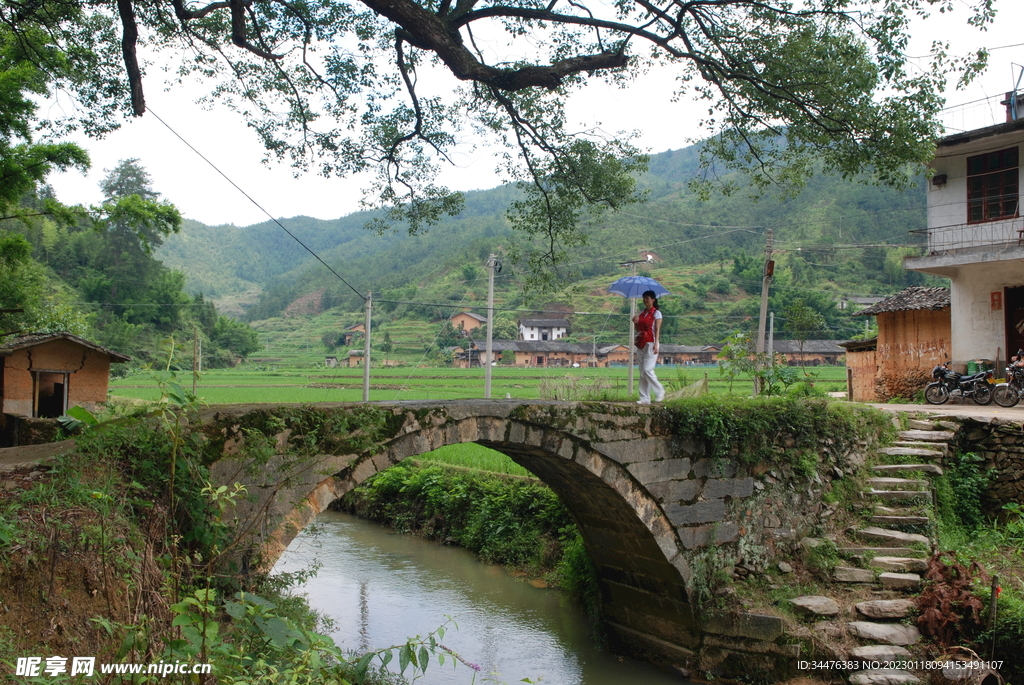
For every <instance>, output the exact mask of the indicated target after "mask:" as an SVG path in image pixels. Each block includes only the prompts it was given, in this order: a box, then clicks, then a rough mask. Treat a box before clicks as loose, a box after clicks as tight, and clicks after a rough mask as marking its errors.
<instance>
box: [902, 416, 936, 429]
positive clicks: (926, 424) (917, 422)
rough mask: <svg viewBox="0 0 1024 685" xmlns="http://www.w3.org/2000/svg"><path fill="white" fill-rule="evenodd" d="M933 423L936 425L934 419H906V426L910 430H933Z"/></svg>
mask: <svg viewBox="0 0 1024 685" xmlns="http://www.w3.org/2000/svg"><path fill="white" fill-rule="evenodd" d="M935 425H936V422H935V421H926V420H924V419H908V420H907V428H909V429H911V430H919V431H933V430H937V429H936V428H935Z"/></svg>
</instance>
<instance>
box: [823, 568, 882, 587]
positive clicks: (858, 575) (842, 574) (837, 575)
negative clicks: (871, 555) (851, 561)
mask: <svg viewBox="0 0 1024 685" xmlns="http://www.w3.org/2000/svg"><path fill="white" fill-rule="evenodd" d="M832 579H833V580H835V581H836V582H837V583H874V582H875V572H874V571H872V570H871V569H869V568H854V567H852V566H836V567H835V568H833V569H832Z"/></svg>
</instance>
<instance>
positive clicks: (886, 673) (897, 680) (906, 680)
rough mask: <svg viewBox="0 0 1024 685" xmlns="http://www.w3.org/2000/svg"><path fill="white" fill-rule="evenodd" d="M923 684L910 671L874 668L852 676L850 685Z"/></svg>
mask: <svg viewBox="0 0 1024 685" xmlns="http://www.w3.org/2000/svg"><path fill="white" fill-rule="evenodd" d="M872 661H874V660H872ZM893 661H896V660H895V659H894V660H893ZM900 661H902V659H900ZM883 663H884V662H883ZM923 682H924V681H923V680H921V679H920V678H918V677H917V676H916V675H914V674H913V673H911V672H910V671H901V670H898V669H895V668H872V669H868V670H865V671H857V672H856V673H854V674H852V675H851V676H850V685H918V683H923Z"/></svg>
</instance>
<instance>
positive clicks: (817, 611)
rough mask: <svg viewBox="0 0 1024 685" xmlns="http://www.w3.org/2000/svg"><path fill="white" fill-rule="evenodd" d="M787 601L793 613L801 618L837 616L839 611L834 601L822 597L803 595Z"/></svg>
mask: <svg viewBox="0 0 1024 685" xmlns="http://www.w3.org/2000/svg"><path fill="white" fill-rule="evenodd" d="M789 601H790V602H791V603H792V604H793V609H794V611H795V612H796V613H797V614H800V615H802V616H826V617H828V616H837V615H838V614H839V612H840V611H841V609H840V607H839V604H838V603H837V602H836V601H835V600H834V599H832V598H831V597H825V596H823V595H804V596H802V597H794V598H793V599H791V600H789Z"/></svg>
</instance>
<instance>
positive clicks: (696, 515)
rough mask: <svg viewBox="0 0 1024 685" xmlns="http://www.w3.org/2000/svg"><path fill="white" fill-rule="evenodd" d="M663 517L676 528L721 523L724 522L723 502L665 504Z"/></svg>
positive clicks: (716, 500)
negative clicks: (696, 524) (666, 517)
mask: <svg viewBox="0 0 1024 685" xmlns="http://www.w3.org/2000/svg"><path fill="white" fill-rule="evenodd" d="M665 515H666V516H668V519H669V521H671V522H672V523H674V524H675V525H677V526H688V525H692V524H694V523H713V522H715V521H723V520H725V500H722V499H715V500H711V501H710V502H697V503H696V504H690V505H679V504H667V505H665Z"/></svg>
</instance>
